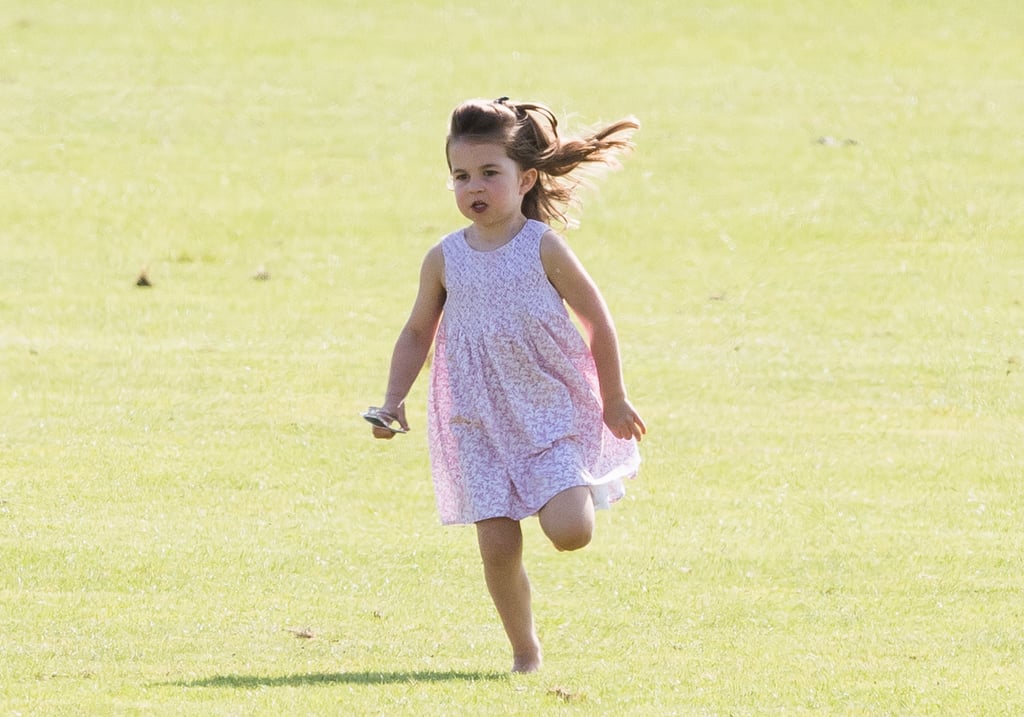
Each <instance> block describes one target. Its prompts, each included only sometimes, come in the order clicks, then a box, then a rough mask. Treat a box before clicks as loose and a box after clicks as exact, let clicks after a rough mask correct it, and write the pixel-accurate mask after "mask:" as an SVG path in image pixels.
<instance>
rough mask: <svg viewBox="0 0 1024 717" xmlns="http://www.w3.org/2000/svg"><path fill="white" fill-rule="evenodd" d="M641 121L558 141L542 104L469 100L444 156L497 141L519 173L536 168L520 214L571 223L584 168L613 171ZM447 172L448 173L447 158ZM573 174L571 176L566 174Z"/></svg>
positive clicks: (454, 122)
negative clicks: (462, 146)
mask: <svg viewBox="0 0 1024 717" xmlns="http://www.w3.org/2000/svg"><path fill="white" fill-rule="evenodd" d="M638 129H640V123H639V122H637V120H636V119H635V118H634V117H627V118H625V119H621V120H619V121H618V122H613V123H612V124H610V125H607V126H605V127H602V128H600V129H597V130H594V131H591V132H589V133H586V134H583V135H581V136H577V137H569V138H564V139H563V138H562V137H560V136H559V134H558V120H557V119H556V118H555V115H554V113H553V112H552V111H551V110H550V109H548V108H547V107H545V106H544V105H540V104H533V103H530V102H512V101H510V100H509V98H508V97H502V98H500V99H497V100H493V101H489V100H470V101H468V102H464V103H462V104H461V105H459V106H458V107H456V108H455V110H454V111H453V112H452V116H451V122H450V124H449V128H448V139H447V141H446V142H445V156H446V157H447V156H448V150H449V148H450V147H451V145H452V142H455V141H457V140H468V141H470V142H497V143H499V144H501V145H503V146H504V147H505V152H506V154H507V155H508V156H509V158H510V159H512V160H513V161H515V162H516V163H517V164H518V165H519V166H520V168H522V169H536V170H537V174H538V177H537V182H536V184H534V185H533V188H532V189H531V190H530V191H529V192H528V193H527V194H526V196H524V197H523V214H525V215H526V217H527V218H529V219H536V220H538V221H542V222H545V223H548V222H551V221H552V220H558V221H560V222H561V223H563V224H565V225H566V226H571V225H573V224H574V222H573V221H572V220H570V219H569V218H568V217H567V216H566V210H567V209H568V208H569V207H570V206H575V205H577V204H578V202H579V200H578V197H577V196H576V188H577V187H579V186H580V184H582V183H583V179H582V177H581V176H580V175H579V173H576V174H573V173H574V172H576V170H577V169H579V168H580V167H581V166H583V165H591V166H598V167H600V166H603V167H606V168H617V167H618V166H619V164H618V155H620V154H622V153H623V152H627V151H629V150H631V149H632V147H633V143H632V141H631V140H630V138H631V136H632V134H633V132H634V131H636V130H638ZM448 168H449V169H451V160H450V159H449V162H448ZM570 175H572V176H570Z"/></svg>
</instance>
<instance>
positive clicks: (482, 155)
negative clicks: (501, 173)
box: [448, 139, 512, 169]
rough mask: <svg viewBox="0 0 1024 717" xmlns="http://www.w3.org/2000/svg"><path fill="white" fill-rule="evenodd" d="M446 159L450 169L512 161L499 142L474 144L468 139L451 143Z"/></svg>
mask: <svg viewBox="0 0 1024 717" xmlns="http://www.w3.org/2000/svg"><path fill="white" fill-rule="evenodd" d="M448 159H449V161H450V163H451V165H452V167H456V166H458V167H461V168H463V169H468V168H470V167H479V166H483V165H485V164H501V163H503V162H511V161H512V160H511V159H510V158H509V156H508V154H507V153H506V152H505V146H504V145H503V144H501V143H500V142H479V141H478V142H474V141H472V140H468V139H457V140H455V141H454V142H452V143H451V146H449V147H448Z"/></svg>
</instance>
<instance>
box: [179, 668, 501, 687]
mask: <svg viewBox="0 0 1024 717" xmlns="http://www.w3.org/2000/svg"><path fill="white" fill-rule="evenodd" d="M507 677H508V676H507V675H506V674H505V673H502V672H458V671H456V670H449V671H444V672H437V671H429V670H428V671H422V672H312V673H307V674H295V675H214V676H213V677H205V678H202V679H198V680H182V681H179V682H169V683H164V684H165V685H173V686H175V687H224V688H229V689H243V690H244V689H252V688H256V687H302V686H307V685H393V684H398V683H404V682H457V681H461V682H477V681H480V680H503V679H506V678H507Z"/></svg>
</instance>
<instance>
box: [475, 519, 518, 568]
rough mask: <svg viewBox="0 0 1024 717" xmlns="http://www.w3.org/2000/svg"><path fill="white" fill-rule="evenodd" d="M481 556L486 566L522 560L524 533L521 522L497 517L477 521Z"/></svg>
mask: <svg viewBox="0 0 1024 717" xmlns="http://www.w3.org/2000/svg"><path fill="white" fill-rule="evenodd" d="M477 541H478V543H479V546H480V557H481V558H482V559H483V562H484V565H486V566H501V565H506V564H511V563H517V562H519V561H521V560H522V555H523V534H522V530H521V528H520V526H519V523H518V522H516V521H513V520H508V519H505V518H495V519H491V520H484V521H481V522H479V523H477Z"/></svg>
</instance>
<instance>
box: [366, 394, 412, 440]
mask: <svg viewBox="0 0 1024 717" xmlns="http://www.w3.org/2000/svg"><path fill="white" fill-rule="evenodd" d="M380 414H381V416H382V417H385V418H394V419H395V420H396V421H398V425H399V426H401V427H402V429H403V430H406V431H408V430H409V423H408V421H406V419H405V404H404V403H403V404H399V405H398V406H394V407H392V406H384V407H382V408H381V409H380ZM372 431H373V437H374V438H381V439H383V440H386V441H390V440H391V439H392V438H394V437H395V432H394V431H390V430H388V429H387V428H382V427H380V426H372Z"/></svg>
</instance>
